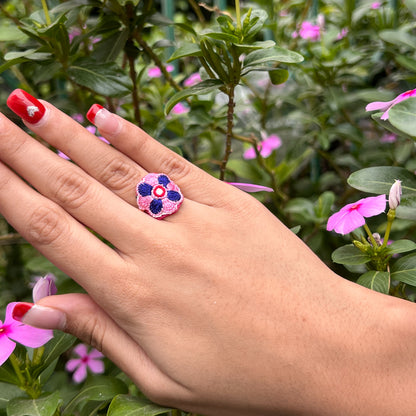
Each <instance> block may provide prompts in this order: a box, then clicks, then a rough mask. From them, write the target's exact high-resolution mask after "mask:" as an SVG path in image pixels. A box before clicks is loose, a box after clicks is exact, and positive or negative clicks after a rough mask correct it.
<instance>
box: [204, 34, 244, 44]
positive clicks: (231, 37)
mask: <svg viewBox="0 0 416 416" xmlns="http://www.w3.org/2000/svg"><path fill="white" fill-rule="evenodd" d="M204 36H206V37H208V38H211V39H215V40H222V41H224V42H230V43H238V42H239V41H240V39H239V38H238V36H236V35H233V34H231V33H224V32H206V33H204Z"/></svg>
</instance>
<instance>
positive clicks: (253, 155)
mask: <svg viewBox="0 0 416 416" xmlns="http://www.w3.org/2000/svg"><path fill="white" fill-rule="evenodd" d="M243 158H244V159H247V160H249V159H255V158H256V151H255V149H254V147H250V148H249V149H247V150H246V151H245V152H244V153H243Z"/></svg>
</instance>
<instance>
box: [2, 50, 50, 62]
mask: <svg viewBox="0 0 416 416" xmlns="http://www.w3.org/2000/svg"><path fill="white" fill-rule="evenodd" d="M36 51H37V49H27V50H25V51H21V52H8V53H6V55H4V59H5V60H6V61H12V60H16V59H19V58H26V59H30V60H33V61H43V60H45V59H49V58H50V57H51V54H50V53H48V52H36Z"/></svg>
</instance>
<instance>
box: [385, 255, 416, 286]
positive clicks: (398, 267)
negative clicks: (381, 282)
mask: <svg viewBox="0 0 416 416" xmlns="http://www.w3.org/2000/svg"><path fill="white" fill-rule="evenodd" d="M391 278H392V279H394V280H398V281H399V282H403V283H406V284H408V285H412V286H416V253H413V254H408V255H407V256H404V257H402V258H400V259H399V260H397V261H396V262H395V263H394V264H393V266H392V268H391Z"/></svg>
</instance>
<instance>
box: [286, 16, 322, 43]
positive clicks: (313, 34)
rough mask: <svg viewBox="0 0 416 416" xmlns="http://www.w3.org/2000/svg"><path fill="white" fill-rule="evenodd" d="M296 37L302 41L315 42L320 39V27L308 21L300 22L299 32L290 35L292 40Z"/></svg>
mask: <svg viewBox="0 0 416 416" xmlns="http://www.w3.org/2000/svg"><path fill="white" fill-rule="evenodd" d="M298 36H300V37H301V38H302V39H306V40H311V41H313V42H316V41H318V40H319V39H320V38H321V26H320V25H314V24H313V23H311V22H308V21H305V22H302V24H301V26H300V29H299V32H293V34H292V37H294V38H297V37H298Z"/></svg>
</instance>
